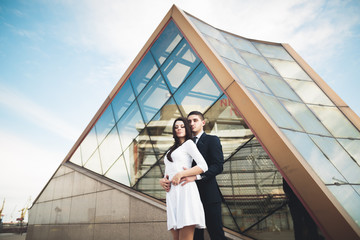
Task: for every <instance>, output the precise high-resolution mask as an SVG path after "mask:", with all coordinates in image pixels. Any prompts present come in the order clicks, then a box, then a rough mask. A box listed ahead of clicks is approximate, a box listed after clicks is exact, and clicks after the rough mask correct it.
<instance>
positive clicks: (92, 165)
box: [84, 150, 103, 174]
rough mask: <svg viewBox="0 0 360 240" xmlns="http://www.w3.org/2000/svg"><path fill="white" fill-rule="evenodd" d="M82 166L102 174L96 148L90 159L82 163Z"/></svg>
mask: <svg viewBox="0 0 360 240" xmlns="http://www.w3.org/2000/svg"><path fill="white" fill-rule="evenodd" d="M84 167H85V168H87V169H89V170H91V171H93V172H96V173H99V174H103V171H102V167H101V162H100V157H99V151H98V150H96V151H95V152H94V154H93V155H92V156H91V157H90V159H89V160H88V161H87V162H86V163H85V164H84Z"/></svg>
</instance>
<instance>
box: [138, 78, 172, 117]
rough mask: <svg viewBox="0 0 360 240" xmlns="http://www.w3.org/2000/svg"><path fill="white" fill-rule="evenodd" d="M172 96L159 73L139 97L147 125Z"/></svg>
mask: <svg viewBox="0 0 360 240" xmlns="http://www.w3.org/2000/svg"><path fill="white" fill-rule="evenodd" d="M170 96H171V94H170V92H169V90H168V88H167V86H166V84H165V82H164V80H163V78H162V77H161V75H160V73H157V74H156V75H155V76H154V77H153V79H152V80H151V82H150V83H149V84H148V85H147V86H146V88H145V89H144V91H142V92H141V94H140V95H139V97H138V101H139V106H140V108H141V112H142V114H143V116H144V119H145V123H147V122H148V121H150V120H151V118H152V117H153V116H154V115H155V114H156V113H157V112H158V110H159V109H160V107H162V105H163V104H164V103H165V102H166V101H167V100H168V99H169V97H170Z"/></svg>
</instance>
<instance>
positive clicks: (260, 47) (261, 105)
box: [27, 6, 360, 239]
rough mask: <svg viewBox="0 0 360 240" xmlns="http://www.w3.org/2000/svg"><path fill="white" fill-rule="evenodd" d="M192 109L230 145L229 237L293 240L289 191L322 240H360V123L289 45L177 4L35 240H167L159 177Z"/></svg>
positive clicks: (75, 158)
mask: <svg viewBox="0 0 360 240" xmlns="http://www.w3.org/2000/svg"><path fill="white" fill-rule="evenodd" d="M192 110H199V111H201V112H203V113H204V115H205V118H206V121H207V123H206V126H205V131H206V132H207V133H210V134H214V135H217V136H219V138H220V140H221V143H222V147H223V152H224V159H225V163H224V171H223V173H222V174H220V175H218V176H217V181H218V183H219V186H220V190H221V193H222V195H223V197H224V202H223V209H222V213H223V222H224V227H225V230H226V234H227V237H228V238H229V239H281V238H283V239H293V223H292V219H291V215H290V212H289V208H288V207H287V198H286V196H285V194H284V192H283V181H286V182H287V183H288V184H289V185H290V186H291V188H292V190H293V191H294V192H295V194H296V195H297V197H298V198H299V199H300V200H301V202H302V203H303V205H304V206H305V208H306V209H307V211H308V212H309V213H310V215H311V217H312V218H313V219H314V221H315V222H316V223H317V225H318V227H319V229H320V230H321V232H322V234H323V235H324V236H325V237H327V238H330V239H358V238H360V211H359V209H360V167H359V165H360V152H359V150H358V149H360V132H359V129H360V119H359V117H358V116H357V115H356V114H355V113H354V112H353V111H352V110H351V109H350V108H349V107H348V106H347V105H346V104H345V103H344V102H343V101H342V100H341V99H340V98H339V97H338V96H337V95H336V93H335V92H334V91H333V90H332V89H331V88H330V87H329V86H328V85H327V84H326V83H325V82H324V81H323V80H322V79H321V78H320V77H319V76H318V75H317V74H316V73H315V72H314V71H313V70H312V69H311V67H310V66H309V65H307V64H306V62H305V61H304V60H303V59H302V58H301V57H300V56H299V55H298V54H297V53H296V52H295V51H294V50H293V49H292V48H291V47H290V46H289V45H288V44H280V43H272V42H265V41H258V40H252V39H247V38H244V37H240V36H237V35H234V34H232V33H228V32H225V31H222V30H219V29H217V28H214V27H212V26H210V25H208V24H207V23H205V22H203V21H201V20H199V19H197V18H196V17H194V16H191V15H190V14H187V13H185V12H183V11H182V10H180V9H179V8H177V7H176V6H173V7H172V8H171V9H170V11H169V12H168V14H167V15H166V16H165V18H164V19H163V21H162V22H161V23H160V25H159V26H158V28H157V29H156V30H155V32H154V33H153V35H152V36H151V37H150V39H149V40H148V41H147V43H146V44H145V46H144V47H143V48H142V50H141V51H140V53H139V54H138V55H137V57H136V58H135V60H134V61H133V62H132V64H131V65H130V66H129V68H128V69H127V71H126V72H125V74H124V75H123V76H122V78H121V79H120V80H119V82H118V84H117V85H116V86H115V87H114V89H113V91H112V92H111V93H110V95H109V96H108V98H107V99H106V101H105V102H104V103H103V105H102V106H101V108H100V109H99V111H98V112H97V114H96V115H95V116H94V118H93V119H92V121H91V122H90V123H89V125H88V126H87V128H86V129H85V131H84V132H83V134H82V135H81V136H80V138H79V139H78V141H77V142H76V143H75V145H74V147H73V148H72V149H71V151H70V152H69V154H68V155H67V156H66V158H65V159H64V161H63V163H62V164H61V166H60V167H59V169H58V170H57V172H56V173H55V174H54V175H53V177H52V178H51V179H50V180H49V182H48V184H47V185H46V186H45V188H44V189H43V191H42V192H41V193H40V195H39V196H38V198H37V199H36V200H35V202H34V204H33V207H32V208H31V210H30V217H29V230H28V236H27V239H57V237H59V236H61V237H64V236H65V235H68V236H69V239H71V238H74V239H82V238H84V234H83V233H84V232H85V233H86V236H85V237H90V238H91V237H92V238H94V239H106V238H105V237H104V236H109V234H110V235H111V234H115V235H116V236H122V238H121V239H142V238H143V237H141V234H142V231H141V230H139V229H141V228H149V226H152V227H150V229H153V231H154V232H153V234H151V236H149V233H147V235H146V238H147V239H162V237H163V239H168V238H169V236H170V235H166V234H167V233H166V227H165V226H166V225H165V222H166V214H165V207H164V206H165V203H164V202H165V192H164V191H163V190H162V188H161V187H160V185H159V179H160V178H162V177H163V173H164V163H163V158H164V154H165V153H166V151H167V150H168V149H169V147H170V146H171V145H172V144H173V139H172V129H171V127H172V122H173V120H174V119H175V118H177V117H179V116H186V115H187V114H188V113H189V112H190V111H192ZM69 188H71V189H70V190H69ZM124 196H126V197H124ZM129 196H130V197H129ZM119 199H120V200H119ZM124 199H127V200H124ZM129 199H130V200H129ZM142 204H146V207H143V205H142ZM104 209H105V210H104ZM154 209H155V210H154ZM124 211H125V212H126V213H124ZM105 212H106V214H105ZM139 215H141V217H139ZM154 216H157V217H154ZM139 219H142V220H139ZM141 223H144V224H145V223H146V225H141ZM154 226H161V229H160V230H154V229H155V227H154ZM104 229H107V230H104ZM109 229H111V230H109ZM156 229H157V228H156ZM124 232H125V233H126V234H125V233H124ZM80 233H82V234H80ZM64 234H65V235H64ZM124 234H125V235H124ZM115 235H111V236H115ZM152 235H154V236H152ZM74 236H78V237H79V236H81V237H79V238H76V237H74ZM164 236H166V237H164ZM269 236H270V237H269ZM84 239H89V238H84ZM109 239H112V238H111V237H110V238H109Z"/></svg>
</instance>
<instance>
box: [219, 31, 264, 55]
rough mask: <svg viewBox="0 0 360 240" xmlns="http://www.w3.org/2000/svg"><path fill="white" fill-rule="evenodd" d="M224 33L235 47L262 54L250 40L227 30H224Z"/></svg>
mask: <svg viewBox="0 0 360 240" xmlns="http://www.w3.org/2000/svg"><path fill="white" fill-rule="evenodd" d="M222 34H223V35H224V36H225V38H226V39H227V40H228V41H229V42H230V43H231V45H232V46H233V47H234V48H237V49H240V50H243V51H247V52H250V53H254V54H257V55H260V53H259V51H258V50H257V49H256V48H255V47H254V45H253V44H252V43H251V42H250V41H249V40H246V39H244V38H241V37H237V36H234V35H231V34H228V33H225V32H222Z"/></svg>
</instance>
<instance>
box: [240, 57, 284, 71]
mask: <svg viewBox="0 0 360 240" xmlns="http://www.w3.org/2000/svg"><path fill="white" fill-rule="evenodd" d="M241 56H242V57H243V58H244V59H245V61H246V62H247V63H248V64H249V66H250V67H251V68H253V69H256V70H259V71H262V72H267V73H270V74H273V75H279V74H278V73H277V72H276V71H275V70H274V68H273V67H272V66H271V65H270V64H269V63H268V62H267V61H266V60H265V58H263V57H262V56H259V55H255V54H252V53H247V52H241Z"/></svg>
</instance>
